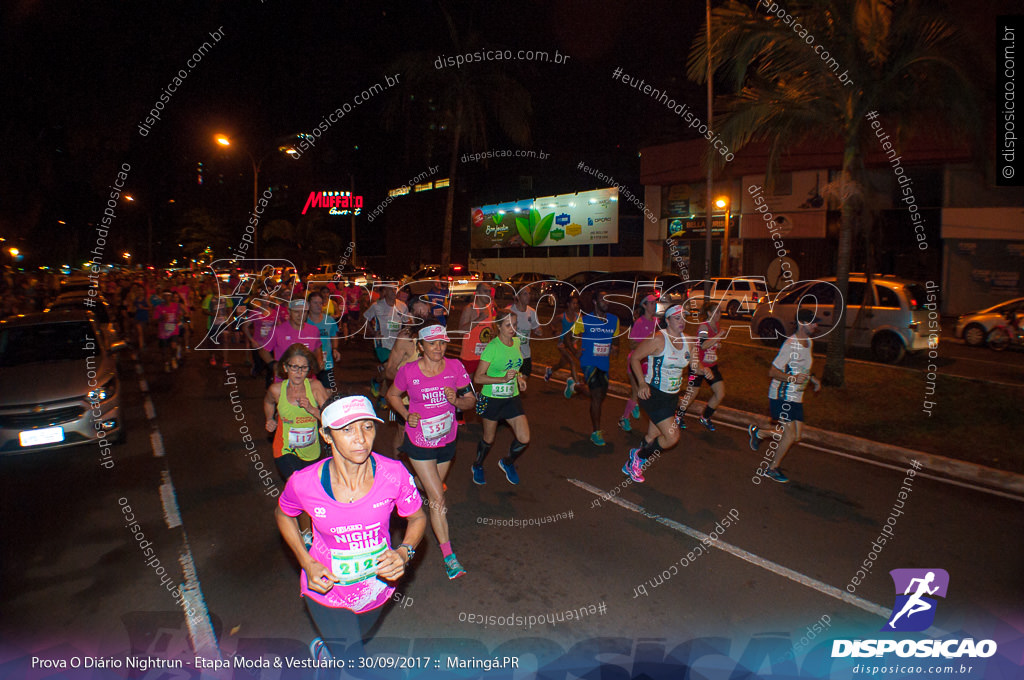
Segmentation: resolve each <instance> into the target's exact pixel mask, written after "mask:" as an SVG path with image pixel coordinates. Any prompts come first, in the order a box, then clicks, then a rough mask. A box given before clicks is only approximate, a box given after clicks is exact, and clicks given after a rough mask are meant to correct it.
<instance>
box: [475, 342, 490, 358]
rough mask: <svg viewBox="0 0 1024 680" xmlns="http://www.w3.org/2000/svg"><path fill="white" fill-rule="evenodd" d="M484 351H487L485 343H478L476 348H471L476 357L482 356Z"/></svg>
mask: <svg viewBox="0 0 1024 680" xmlns="http://www.w3.org/2000/svg"><path fill="white" fill-rule="evenodd" d="M485 349H487V343H486V342H478V343H476V347H474V348H473V354H475V355H477V356H480V355H482V354H483V353H484V350H485Z"/></svg>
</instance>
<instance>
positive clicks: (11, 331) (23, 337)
mask: <svg viewBox="0 0 1024 680" xmlns="http://www.w3.org/2000/svg"><path fill="white" fill-rule="evenodd" d="M87 342H88V343H89V344H91V345H93V347H92V348H87V347H86V343H87ZM95 344H96V338H95V336H94V335H93V334H92V327H91V326H90V325H89V323H88V322H87V321H74V322H68V323H49V324H36V325H33V326H13V327H10V328H4V329H0V367H10V366H21V365H22V364H32V363H38V362H47V361H77V360H80V359H85V358H86V357H89V356H93V355H95V354H96V350H95V349H94V347H95Z"/></svg>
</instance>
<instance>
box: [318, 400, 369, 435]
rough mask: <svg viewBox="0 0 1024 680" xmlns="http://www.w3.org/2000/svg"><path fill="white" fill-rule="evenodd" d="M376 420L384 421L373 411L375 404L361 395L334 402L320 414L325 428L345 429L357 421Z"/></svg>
mask: <svg viewBox="0 0 1024 680" xmlns="http://www.w3.org/2000/svg"><path fill="white" fill-rule="evenodd" d="M368 418H369V419H370V420H376V421H377V422H378V423H383V422H384V421H383V420H381V419H380V418H378V417H377V414H376V413H375V412H374V410H373V404H371V403H370V400H369V399H367V398H366V397H362V396H359V395H356V396H353V397H345V398H344V399H339V400H338V401H335V402H332V403H331V404H330V405H329V406H328V407H327V408H325V409H324V410H323V412H322V413H321V414H320V420H321V421H322V422H323V424H324V427H331V428H339V427H345V426H346V425H348V424H350V423H354V422H355V421H357V420H366V419H368Z"/></svg>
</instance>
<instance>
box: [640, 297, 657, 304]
mask: <svg viewBox="0 0 1024 680" xmlns="http://www.w3.org/2000/svg"><path fill="white" fill-rule="evenodd" d="M657 301H658V296H657V295H646V296H644V299H643V302H641V303H640V304H643V303H644V302H657Z"/></svg>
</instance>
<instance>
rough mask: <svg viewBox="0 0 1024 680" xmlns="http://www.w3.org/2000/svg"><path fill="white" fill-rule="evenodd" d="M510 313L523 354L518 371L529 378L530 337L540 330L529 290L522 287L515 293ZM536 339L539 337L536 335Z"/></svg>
mask: <svg viewBox="0 0 1024 680" xmlns="http://www.w3.org/2000/svg"><path fill="white" fill-rule="evenodd" d="M512 312H513V313H514V314H515V315H516V335H518V336H519V349H520V351H521V352H522V353H523V368H522V370H521V371H520V373H522V375H523V377H525V378H529V377H530V376H531V375H533V359H531V358H530V336H531V335H534V334H535V331H537V330H538V329H539V328H540V321H538V320H537V310H536V309H534V308H533V307H531V306H530V289H529V288H528V287H523V288H520V289H519V292H517V293H516V299H515V302H514V303H512ZM537 337H541V336H540V335H539V334H537Z"/></svg>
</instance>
